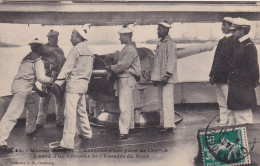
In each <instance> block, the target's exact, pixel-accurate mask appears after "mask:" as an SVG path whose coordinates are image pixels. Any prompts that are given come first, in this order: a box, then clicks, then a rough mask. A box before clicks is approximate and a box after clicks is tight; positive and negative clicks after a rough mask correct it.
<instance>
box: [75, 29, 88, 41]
mask: <svg viewBox="0 0 260 166" xmlns="http://www.w3.org/2000/svg"><path fill="white" fill-rule="evenodd" d="M73 31H76V32H78V33H79V35H80V36H81V37H83V38H84V39H85V40H87V30H86V29H82V28H75V29H74V30H73Z"/></svg>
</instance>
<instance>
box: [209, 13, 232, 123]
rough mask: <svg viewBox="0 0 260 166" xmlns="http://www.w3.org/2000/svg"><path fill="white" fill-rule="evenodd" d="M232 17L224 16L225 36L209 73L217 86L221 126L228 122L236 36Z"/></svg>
mask: <svg viewBox="0 0 260 166" xmlns="http://www.w3.org/2000/svg"><path fill="white" fill-rule="evenodd" d="M231 21H232V18H231V17H224V18H223V21H222V27H221V29H222V32H223V33H224V34H225V36H224V37H223V38H222V39H220V40H219V42H218V45H217V48H216V51H215V55H214V60H213V63H212V67H211V71H210V74H209V77H210V83H211V84H215V86H216V95H217V101H218V105H219V115H220V121H219V126H226V125H227V124H228V114H229V112H230V111H229V110H228V109H227V96H228V85H227V82H228V74H229V66H230V64H229V63H230V58H231V56H232V53H233V43H234V37H233V34H232V33H231V31H232V30H231V29H232V28H231V26H232V23H231Z"/></svg>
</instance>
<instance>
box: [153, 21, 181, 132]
mask: <svg viewBox="0 0 260 166" xmlns="http://www.w3.org/2000/svg"><path fill="white" fill-rule="evenodd" d="M170 28H171V25H170V24H169V23H168V22H167V21H162V22H159V23H158V29H157V35H158V38H160V42H159V44H158V45H157V47H156V54H155V57H154V63H153V67H152V73H151V80H152V81H153V84H154V86H158V96H159V104H160V127H161V129H160V131H161V132H172V131H173V128H175V127H176V126H175V123H174V84H176V83H177V81H178V76H177V48H176V45H175V43H174V41H173V40H172V39H171V37H170V36H169V35H168V33H169V30H170Z"/></svg>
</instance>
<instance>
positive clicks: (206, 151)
mask: <svg viewBox="0 0 260 166" xmlns="http://www.w3.org/2000/svg"><path fill="white" fill-rule="evenodd" d="M200 140H201V147H202V156H203V163H204V166H218V165H223V166H238V165H245V164H250V163H251V159H250V155H249V147H248V140H247V133H246V127H234V128H232V127H230V128H225V129H224V128H222V129H220V130H213V129H207V130H206V132H201V133H200Z"/></svg>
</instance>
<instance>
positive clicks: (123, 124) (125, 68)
mask: <svg viewBox="0 0 260 166" xmlns="http://www.w3.org/2000/svg"><path fill="white" fill-rule="evenodd" d="M118 33H119V35H120V38H119V40H120V42H121V44H125V47H124V48H123V49H122V50H121V52H120V53H119V57H118V62H117V64H116V65H111V66H107V68H108V70H112V71H113V72H114V73H116V75H117V77H118V79H119V83H118V84H119V90H118V91H119V109H120V117H119V131H120V134H119V136H118V137H117V138H116V139H117V140H124V139H127V138H128V133H129V128H130V125H131V117H133V115H134V103H133V94H134V91H135V87H136V78H137V79H138V78H139V77H140V75H141V65H140V59H139V56H138V53H137V48H136V45H135V43H134V42H133V41H132V35H133V30H132V29H130V28H129V27H127V26H124V27H123V28H122V29H120V30H119V32H118Z"/></svg>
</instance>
